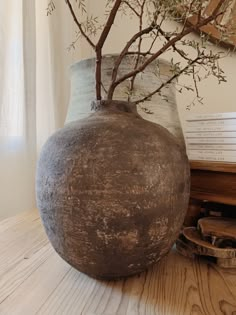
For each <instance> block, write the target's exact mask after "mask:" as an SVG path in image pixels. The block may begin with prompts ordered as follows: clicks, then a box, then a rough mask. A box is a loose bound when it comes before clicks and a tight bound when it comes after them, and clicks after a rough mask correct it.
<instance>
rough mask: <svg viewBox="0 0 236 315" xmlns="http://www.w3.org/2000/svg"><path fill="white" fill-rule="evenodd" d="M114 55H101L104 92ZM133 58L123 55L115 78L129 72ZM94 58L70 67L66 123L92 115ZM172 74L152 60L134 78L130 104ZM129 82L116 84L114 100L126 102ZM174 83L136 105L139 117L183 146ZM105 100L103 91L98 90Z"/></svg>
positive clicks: (165, 67) (168, 68)
mask: <svg viewBox="0 0 236 315" xmlns="http://www.w3.org/2000/svg"><path fill="white" fill-rule="evenodd" d="M116 57H117V56H116V55H105V56H104V57H103V60H102V82H103V86H104V88H105V89H106V90H107V89H108V87H109V84H110V82H111V73H112V68H113V65H114V62H115V59H116ZM134 66H135V58H133V56H126V57H125V58H124V59H123V61H122V63H121V65H120V67H119V71H118V76H119V77H120V76H122V75H124V74H125V73H127V72H129V71H131V70H133V68H134ZM94 73H95V58H91V59H85V60H82V61H79V62H77V63H75V64H73V65H72V66H71V69H70V75H71V94H70V103H69V109H68V113H67V117H66V123H69V122H72V121H75V120H78V119H82V118H86V117H88V116H89V115H90V114H91V113H92V112H93V109H91V102H92V101H93V100H94V99H95V78H94ZM172 75H173V72H171V65H170V64H169V63H168V62H167V61H165V60H163V59H159V60H155V61H153V62H152V63H151V64H149V65H148V66H147V67H146V69H145V70H144V71H143V72H142V73H140V74H138V75H137V77H136V79H135V86H134V93H133V95H132V97H131V101H135V100H137V99H140V98H142V97H143V96H144V95H147V93H149V92H152V91H154V90H155V89H156V88H157V87H158V86H160V85H161V83H162V82H165V81H166V80H168V79H169V78H170V77H171V76H172ZM128 87H129V81H128V82H127V81H125V82H123V83H122V84H120V85H119V86H118V87H117V88H116V90H115V94H114V99H118V100H122V101H127V91H128ZM175 91H176V90H175V85H174V82H173V83H171V84H168V85H167V86H165V87H164V88H163V89H162V94H161V95H159V94H155V95H153V97H152V98H151V99H149V100H148V101H145V102H144V103H141V104H140V105H138V106H137V111H138V113H139V115H140V116H141V117H142V118H143V119H145V120H148V121H152V122H154V123H157V124H159V125H161V126H163V127H164V128H166V129H167V130H168V131H169V132H170V133H171V134H172V135H174V136H175V137H176V139H177V141H178V142H179V143H180V145H182V146H185V142H184V137H183V132H182V128H181V124H180V120H179V115H178V110H177V106H176V99H175ZM102 93H103V97H104V98H105V93H104V89H103V90H102Z"/></svg>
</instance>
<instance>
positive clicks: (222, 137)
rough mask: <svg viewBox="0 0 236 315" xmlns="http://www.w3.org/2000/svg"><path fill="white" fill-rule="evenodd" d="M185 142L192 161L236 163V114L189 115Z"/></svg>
mask: <svg viewBox="0 0 236 315" xmlns="http://www.w3.org/2000/svg"><path fill="white" fill-rule="evenodd" d="M185 140H186V146H187V153H188V157H189V159H190V160H195V161H196V160H198V161H215V162H232V163H234V162H236V112H231V113H217V114H191V115H189V116H188V117H187V120H186V129H185Z"/></svg>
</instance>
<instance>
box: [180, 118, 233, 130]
mask: <svg viewBox="0 0 236 315" xmlns="http://www.w3.org/2000/svg"><path fill="white" fill-rule="evenodd" d="M235 125H236V119H234V118H233V119H215V120H196V121H187V122H186V127H187V128H189V127H191V128H192V127H213V126H217V127H219V126H235Z"/></svg>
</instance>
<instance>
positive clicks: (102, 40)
mask: <svg viewBox="0 0 236 315" xmlns="http://www.w3.org/2000/svg"><path fill="white" fill-rule="evenodd" d="M121 2H122V0H116V2H115V4H114V6H113V8H112V9H111V12H110V14H109V17H108V19H107V22H106V24H105V26H104V28H103V31H102V33H101V36H100V38H99V40H98V43H97V45H96V47H95V50H96V98H97V100H98V101H100V100H101V99H102V95H101V85H102V70H101V67H102V48H103V45H104V43H105V41H106V39H107V36H108V34H109V32H110V30H111V27H112V25H113V23H114V20H115V17H116V14H117V12H118V10H119V7H120V5H121Z"/></svg>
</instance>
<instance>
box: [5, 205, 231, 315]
mask: <svg viewBox="0 0 236 315" xmlns="http://www.w3.org/2000/svg"><path fill="white" fill-rule="evenodd" d="M0 249H1V256H0V314H1V315H19V314H21V315H35V314H37V315H38V314H42V315H53V314H60V315H81V314H83V315H95V314H96V315H97V314H99V315H115V314H117V315H126V314H127V315H138V314H139V315H147V314H150V315H155V314H158V315H177V314H178V315H190V314H191V315H220V314H221V315H223V314H224V315H235V314H236V271H232V270H227V271H223V270H221V269H219V268H217V267H216V266H215V265H212V264H210V263H208V262H206V261H204V260H189V259H187V258H184V257H182V256H180V255H179V254H178V253H176V251H175V250H172V252H171V253H170V254H169V256H168V257H166V258H164V259H163V260H162V261H161V262H160V263H158V264H157V265H156V266H154V267H153V268H151V269H150V270H149V271H148V272H145V273H143V274H141V275H140V276H136V277H132V278H129V279H127V280H122V281H117V282H101V281H97V280H93V279H91V278H89V277H87V276H85V275H84V274H82V273H80V272H78V271H76V270H75V269H73V268H72V267H70V266H69V265H68V264H67V263H65V262H64V261H63V260H62V259H61V258H60V257H59V256H58V255H57V254H56V253H55V252H54V250H53V249H52V247H51V246H50V244H49V243H48V241H47V238H46V236H45V233H44V231H43V228H42V226H41V222H40V219H39V217H38V214H37V211H31V212H27V213H24V214H21V215H19V216H16V217H13V218H10V219H7V220H4V221H2V222H0Z"/></svg>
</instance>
